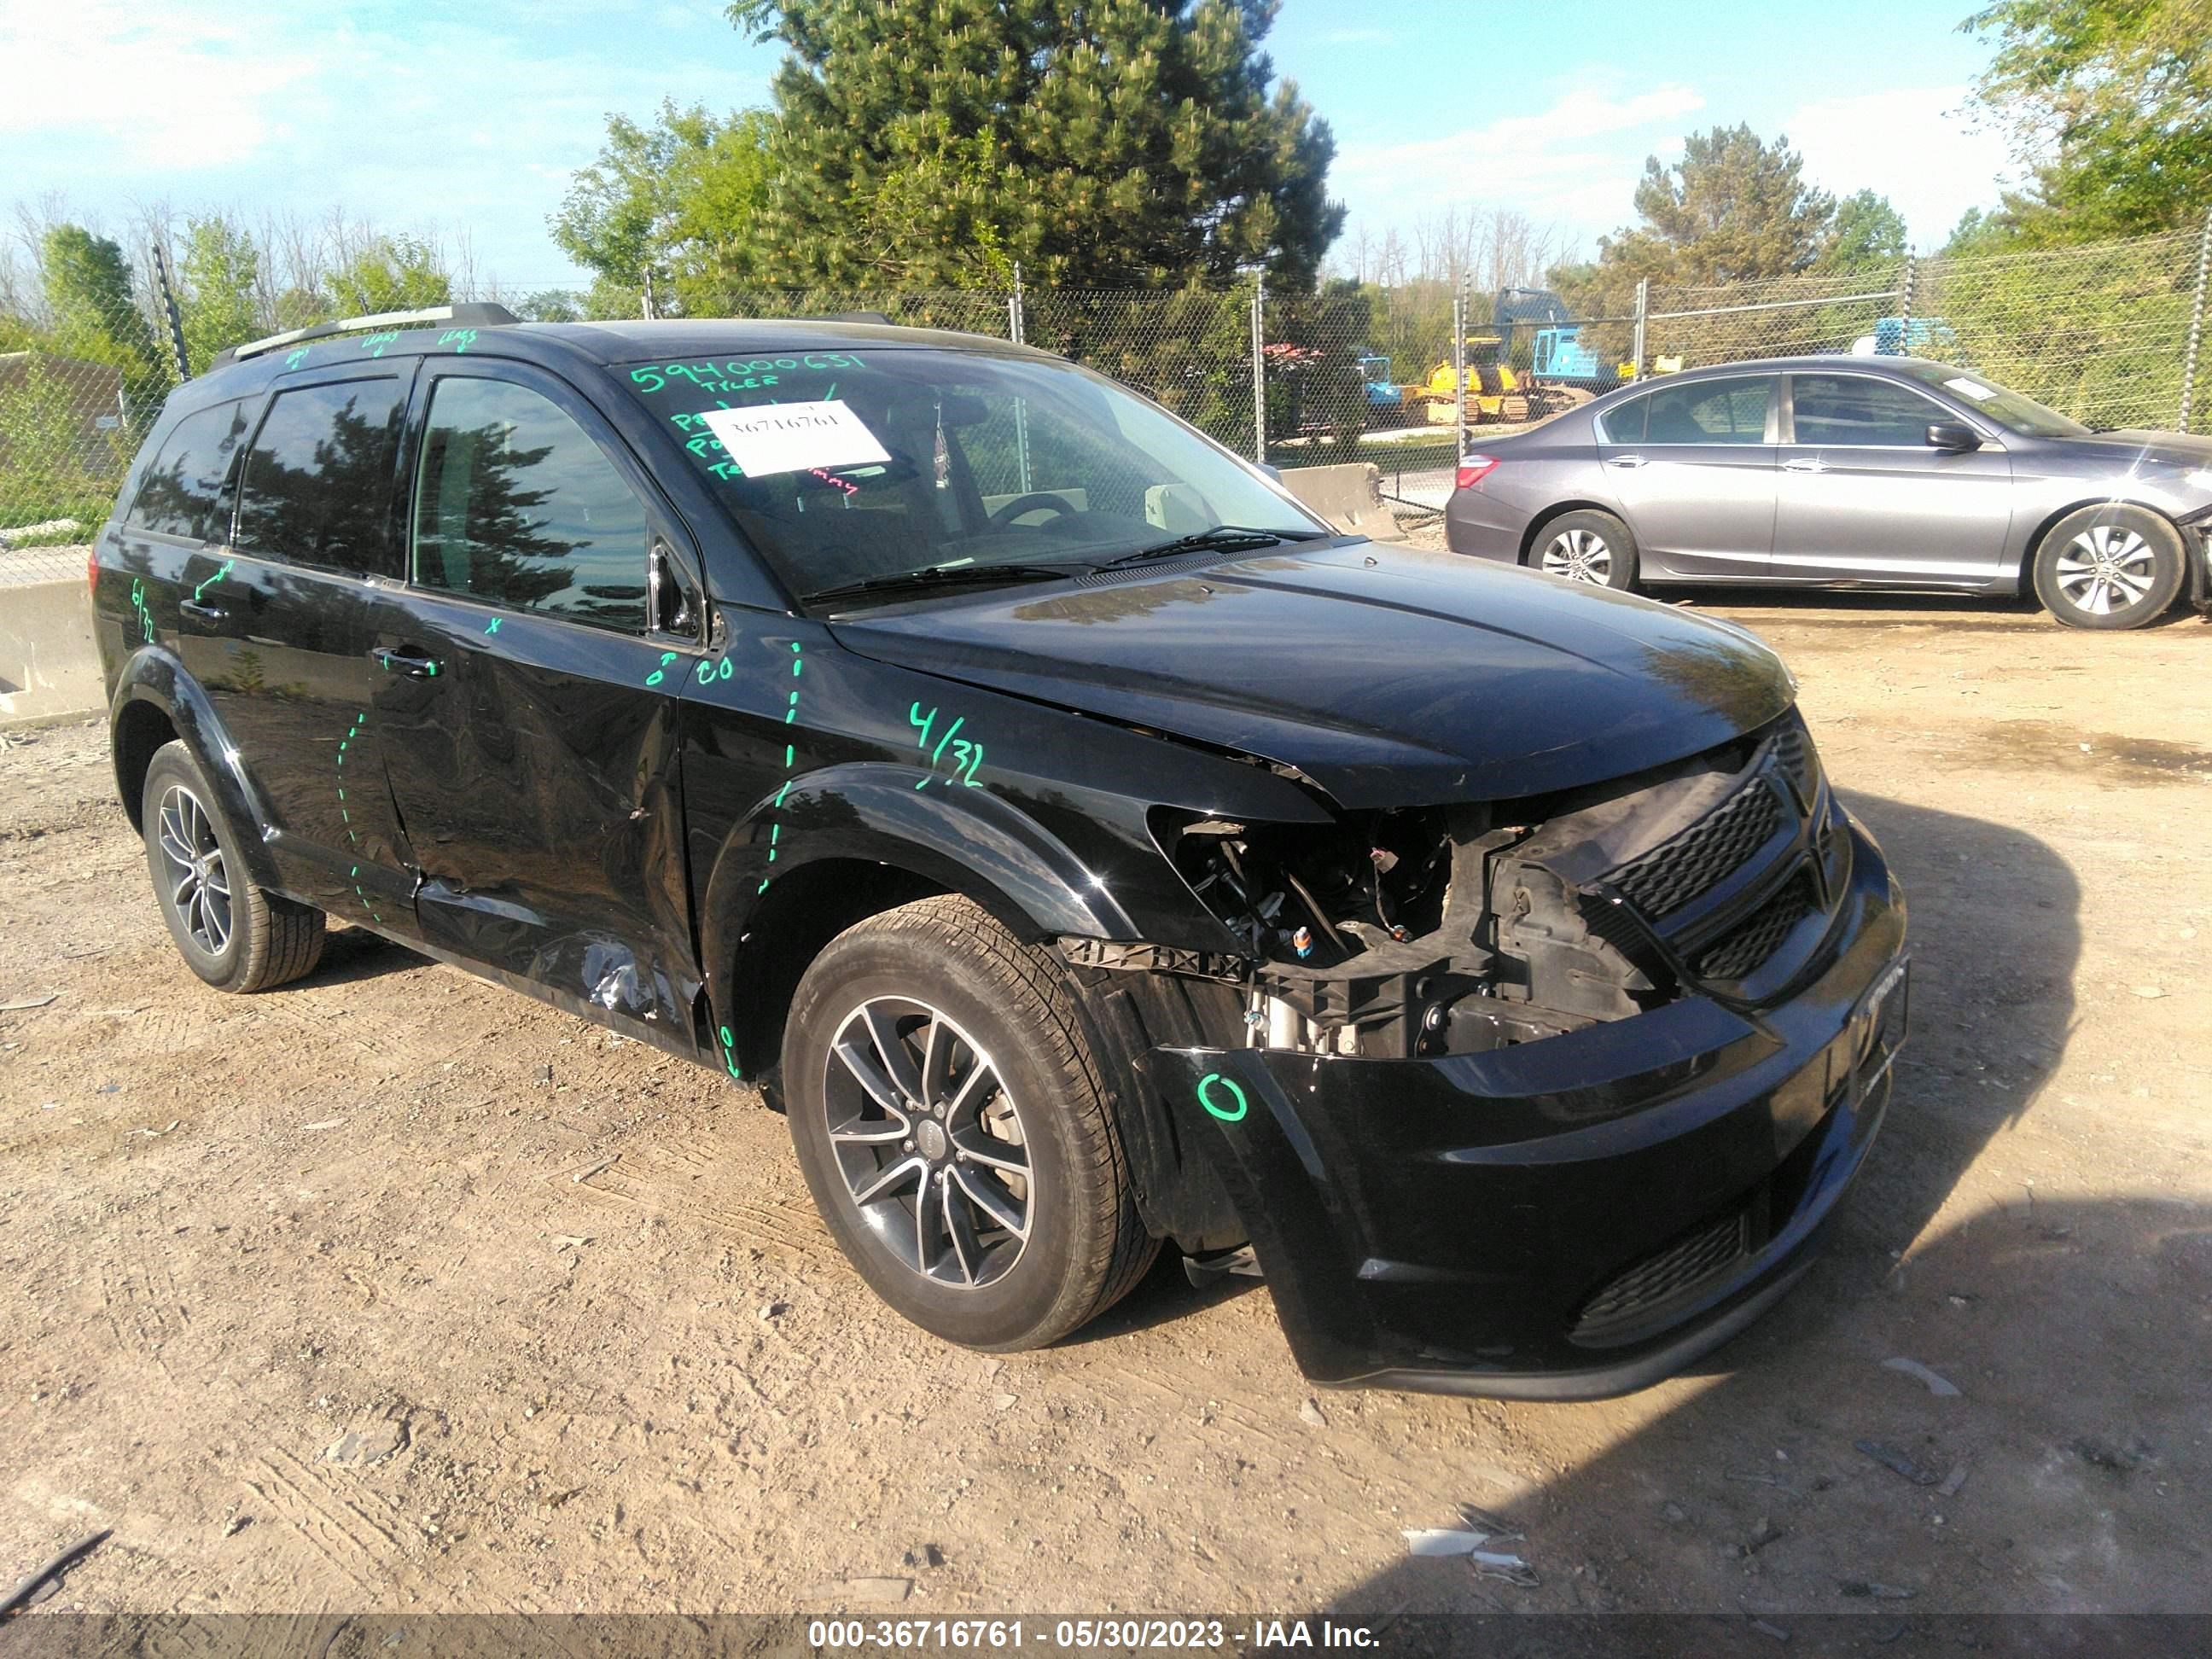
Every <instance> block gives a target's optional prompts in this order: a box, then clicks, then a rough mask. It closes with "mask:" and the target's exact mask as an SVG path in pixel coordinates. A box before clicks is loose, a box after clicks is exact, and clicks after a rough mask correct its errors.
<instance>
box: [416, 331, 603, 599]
mask: <svg viewBox="0 0 2212 1659" xmlns="http://www.w3.org/2000/svg"><path fill="white" fill-rule="evenodd" d="M414 523H415V557H414V565H415V580H416V583H417V584H418V585H419V586H424V587H436V588H443V589H445V590H446V591H447V592H454V593H466V594H469V595H471V596H472V597H473V598H476V599H488V600H490V601H491V602H492V603H494V604H496V605H513V606H515V607H517V608H518V609H522V610H529V611H548V612H550V613H552V614H553V615H555V616H560V617H568V618H569V619H570V620H571V621H574V622H583V623H593V624H595V625H597V626H599V627H602V628H619V629H629V630H632V631H642V630H643V629H644V627H645V571H646V538H647V530H646V517H645V508H644V506H643V505H642V504H641V502H640V501H638V498H637V496H636V495H635V494H633V493H632V491H631V489H630V487H629V483H627V482H625V481H624V479H623V476H622V474H621V473H620V472H619V471H617V470H616V468H615V465H614V463H613V462H612V461H611V460H609V459H607V457H606V454H605V452H604V451H602V450H601V449H600V448H599V445H598V444H597V443H595V442H593V441H592V438H591V435H589V434H588V433H586V431H585V430H584V429H583V428H581V427H580V426H579V425H577V424H576V422H574V421H573V420H571V419H570V418H569V417H568V416H567V415H566V414H564V413H563V412H562V410H561V409H560V408H559V407H558V406H557V405H556V404H554V403H553V402H552V400H551V399H550V398H546V397H544V396H543V395H542V394H540V393H538V392H532V390H531V389H530V388H529V387H527V386H513V385H511V384H509V383H507V382H506V381H503V380H479V379H477V378H476V377H475V376H472V375H448V376H447V377H445V378H444V379H441V380H439V382H438V383H437V386H436V388H435V391H434V392H432V394H431V398H430V417H429V422H428V427H427V428H425V430H424V432H423V435H422V464H421V467H420V470H419V471H418V472H417V474H416V480H415V516H414Z"/></svg>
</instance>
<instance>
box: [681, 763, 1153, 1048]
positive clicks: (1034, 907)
mask: <svg viewBox="0 0 2212 1659" xmlns="http://www.w3.org/2000/svg"><path fill="white" fill-rule="evenodd" d="M832 861H834V862H837V863H842V864H848V865H850V864H856V863H857V864H864V865H871V866H889V867H890V868H891V869H894V870H898V871H902V872H906V873H907V874H908V875H911V876H914V877H916V878H920V879H921V880H922V881H924V882H927V883H928V884H931V885H932V886H934V887H937V888H940V889H942V890H945V891H947V892H955V893H960V894H963V895H965V896H968V897H969V898H972V899H974V900H975V902H977V903H978V904H980V905H981V906H982V907H983V908H985V909H986V910H987V911H989V912H990V913H991V915H993V916H994V917H995V918H996V919H997V920H998V921H1000V923H1001V924H1003V925H1004V926H1005V927H1006V928H1008V929H1009V930H1010V931H1011V932H1012V933H1015V934H1016V935H1017V936H1018V937H1019V938H1022V939H1049V938H1054V937H1056V936H1059V935H1063V934H1066V935H1073V936H1076V937H1079V938H1086V939H1135V938H1137V937H1138V930H1137V928H1136V926H1135V924H1134V923H1133V922H1132V921H1130V920H1129V917H1128V915H1127V913H1125V912H1124V911H1123V909H1122V908H1121V905H1120V904H1119V903H1118V902H1115V898H1114V896H1113V895H1112V894H1111V893H1110V892H1109V890H1108V888H1107V884H1106V882H1105V880H1104V878H1103V876H1102V875H1101V874H1099V873H1098V872H1095V871H1093V870H1091V868H1090V867H1088V866H1086V865H1085V862H1084V861H1083V860H1082V859H1080V858H1079V857H1078V856H1077V855H1076V854H1074V853H1073V852H1072V851H1071V850H1070V849H1069V848H1067V847H1066V845H1065V844H1064V843H1062V842H1060V840H1059V839H1058V838H1057V837H1055V836H1053V835H1052V834H1051V833H1050V832H1049V831H1048V830H1047V829H1045V828H1044V827H1043V826H1042V825H1041V824H1040V823H1037V822H1036V820H1035V819H1034V818H1032V817H1030V816H1029V815H1028V814H1027V813H1025V812H1024V811H1022V810H1021V809H1020V808H1019V807H1018V806H1016V805H1013V804H1012V803H1011V802H1009V801H1007V800H1006V799H1002V798H1001V797H1000V796H998V795H996V794H994V793H991V792H990V791H989V790H987V789H980V788H978V789H969V788H965V787H946V784H945V777H944V775H943V774H941V773H936V772H929V771H925V770H923V769H920V768H917V767H913V766H902V765H898V764H895V763H887V762H880V761H866V762H855V763H848V764H844V765H838V766H831V767H828V768H825V769H823V770H821V771H818V772H813V773H810V774H808V775H805V777H802V778H799V779H797V780H794V781H793V782H792V783H791V784H789V785H788V786H787V787H784V788H781V789H779V790H778V791H777V792H776V793H774V794H771V795H768V796H765V797H763V798H762V799H760V800H758V801H757V802H755V803H754V804H753V805H752V806H751V808H750V810H749V811H746V812H745V814H744V816H743V817H740V818H739V819H738V822H737V823H736V824H735V825H734V826H732V829H731V831H730V833H729V835H728V836H726V838H725V839H724V841H723V843H722V846H721V848H720V851H719V853H718V854H716V856H715V858H714V866H713V868H712V870H711V872H710V873H709V874H708V879H707V886H706V891H705V892H704V894H703V895H702V904H701V917H700V945H701V949H702V952H703V956H704V960H705V963H706V964H707V969H708V987H709V992H710V994H711V996H712V998H713V1001H714V1014H715V1019H716V1023H717V1024H720V1025H727V1024H731V1023H732V1017H733V1014H734V1012H736V1011H735V1010H734V1008H733V1007H732V994H731V987H732V982H733V981H734V980H737V979H739V978H742V977H743V975H742V974H741V973H739V972H738V970H737V964H738V956H739V953H740V951H754V952H758V951H775V950H779V949H783V948H787V939H788V936H789V933H790V932H791V929H790V928H788V927H783V926H777V927H772V928H771V927H757V926H756V924H757V922H759V921H762V920H763V917H768V916H772V915H775V913H776V911H777V908H778V907H777V903H776V896H775V889H776V887H777V884H779V883H783V884H790V883H792V882H793V878H794V877H797V876H799V874H800V873H801V872H805V871H806V870H807V869H809V868H810V867H811V866H819V865H823V864H825V863H829V862H832Z"/></svg>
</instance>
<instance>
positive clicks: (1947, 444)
mask: <svg viewBox="0 0 2212 1659" xmlns="http://www.w3.org/2000/svg"><path fill="white" fill-rule="evenodd" d="M1928 447H1929V448H1930V449H1940V450H1942V451H1943V452H1944V453H1946V454H1950V455H1963V454H1965V453H1966V452H1967V451H1968V450H1970V449H1979V448H1980V447H1982V441H1981V439H1980V437H1979V436H1978V435H1977V434H1976V433H1975V431H1974V428H1972V427H1970V426H1968V425H1967V424H1966V422H1963V421H1930V422H1929V423H1928Z"/></svg>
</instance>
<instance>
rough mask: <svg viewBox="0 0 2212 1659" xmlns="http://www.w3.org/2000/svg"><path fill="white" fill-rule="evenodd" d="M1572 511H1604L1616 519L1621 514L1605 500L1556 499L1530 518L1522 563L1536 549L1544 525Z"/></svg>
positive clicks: (1523, 543) (1525, 536)
mask: <svg viewBox="0 0 2212 1659" xmlns="http://www.w3.org/2000/svg"><path fill="white" fill-rule="evenodd" d="M1568 513H1605V514H1606V515H1607V516H1608V517H1610V518H1615V519H1617V518H1619V517H1620V513H1616V512H1614V511H1613V508H1611V507H1607V505H1606V504H1605V503H1604V502H1603V501H1555V502H1553V504H1552V505H1551V506H1549V507H1546V508H1545V509H1544V510H1543V511H1542V512H1541V513H1538V514H1537V515H1536V516H1535V517H1534V518H1533V519H1531V520H1528V528H1527V529H1526V530H1524V531H1522V532H1521V562H1522V564H1526V563H1528V556H1529V554H1530V553H1532V552H1534V550H1535V547H1536V538H1537V537H1539V536H1541V535H1542V534H1543V533H1544V527H1545V526H1547V525H1548V524H1550V523H1551V522H1552V521H1553V520H1555V519H1564V518H1565V517H1566V515H1567V514H1568Z"/></svg>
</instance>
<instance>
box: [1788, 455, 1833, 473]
mask: <svg viewBox="0 0 2212 1659" xmlns="http://www.w3.org/2000/svg"><path fill="white" fill-rule="evenodd" d="M1782 470H1783V471H1784V472H1826V471H1827V470H1828V469H1827V466H1826V464H1825V463H1823V462H1820V461H1818V460H1815V459H1813V458H1812V457H1811V456H1809V455H1793V456H1791V457H1790V459H1788V460H1786V461H1784V462H1783V463H1782Z"/></svg>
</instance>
